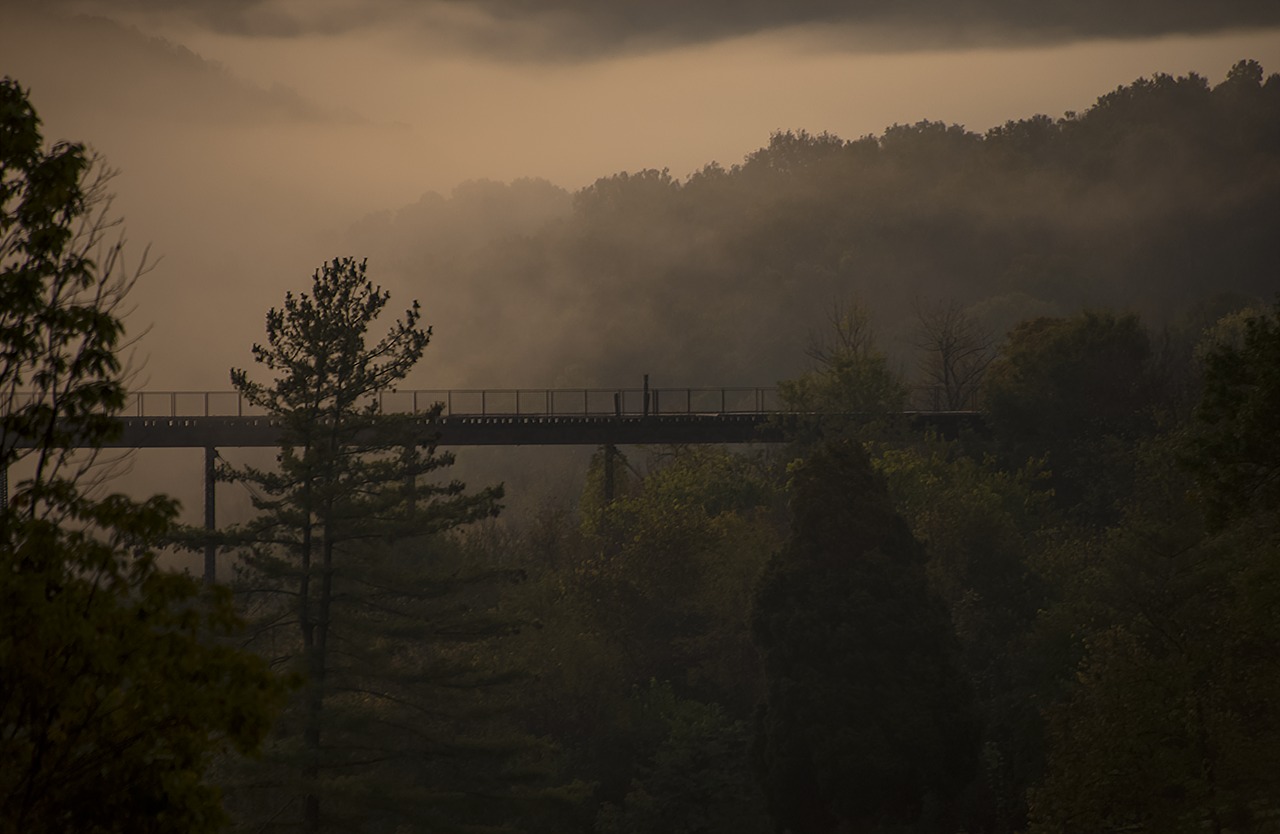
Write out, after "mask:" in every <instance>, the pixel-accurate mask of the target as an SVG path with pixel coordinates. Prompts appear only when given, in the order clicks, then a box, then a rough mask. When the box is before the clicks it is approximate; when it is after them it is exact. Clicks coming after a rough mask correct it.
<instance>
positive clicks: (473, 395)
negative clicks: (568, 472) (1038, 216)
mask: <svg viewBox="0 0 1280 834" xmlns="http://www.w3.org/2000/svg"><path fill="white" fill-rule="evenodd" d="M914 401H915V404H916V406H917V408H916V410H912V411H907V412H904V413H903V414H902V415H901V417H902V418H903V420H904V421H906V423H907V424H908V425H910V426H912V427H914V428H917V429H932V430H934V431H936V432H937V433H938V434H940V435H942V436H944V437H955V436H957V435H958V434H959V433H960V432H961V431H962V430H965V429H972V430H976V431H982V430H983V423H982V415H981V414H980V413H979V412H977V411H948V410H944V409H942V408H939V407H938V406H939V405H940V403H941V402H942V401H943V400H942V398H941V397H940V396H939V392H937V391H932V390H931V389H922V390H920V391H916V392H914ZM378 405H379V408H380V410H381V411H382V412H383V413H394V414H405V415H410V417H411V418H413V417H416V418H417V419H419V420H420V421H421V425H422V439H423V441H424V442H429V443H434V444H435V445H438V446H521V445H530V446H532V445H544V446H545V445H557V446H564V445H589V446H604V447H605V448H606V452H607V453H606V455H605V466H606V483H609V482H611V481H612V477H611V472H612V465H613V459H614V447H615V446H630V445H655V444H656V445H669V444H704V443H717V444H746V443H780V442H785V441H786V440H788V439H789V437H790V436H792V429H796V428H799V427H802V426H813V425H815V424H820V421H822V420H824V419H835V420H840V421H844V420H847V419H849V418H850V417H856V416H857V415H818V414H802V413H796V412H793V411H788V410H786V409H785V408H784V407H783V406H782V403H781V401H780V397H779V395H778V389H776V388H650V387H649V385H648V377H647V376H646V377H645V385H644V386H643V387H641V388H539V389H516V388H503V389H441V390H411V391H387V392H383V393H382V394H380V395H379V397H378ZM930 406H933V407H932V408H931V407H930ZM119 420H120V423H121V428H122V431H121V433H120V435H119V437H118V438H116V439H115V440H113V441H111V442H110V443H108V444H106V445H107V446H108V447H115V448H131V449H156V448H203V449H204V450H205V455H204V463H205V465H204V511H205V512H204V517H205V527H206V528H207V529H209V530H214V529H215V528H216V515H217V513H216V506H215V502H216V497H215V496H216V490H217V479H216V477H215V471H216V467H215V461H216V458H217V449H218V448H220V447H221V448H235V447H240V448H243V447H255V446H258V447H261V446H280V445H282V444H283V443H284V442H285V441H286V437H285V427H284V423H283V421H282V420H280V419H279V418H277V417H273V416H272V415H270V414H266V413H264V412H262V411H261V410H260V409H254V408H253V407H252V406H251V405H250V404H249V403H248V402H246V401H245V399H244V397H243V396H241V395H240V394H239V393H238V392H236V391H163V392H157V391H141V392H135V393H133V394H131V395H130V397H129V399H128V401H127V403H126V405H125V408H124V409H123V410H122V411H121V413H120V416H119ZM215 559H216V549H215V548H214V547H213V546H212V545H209V546H207V547H206V549H205V560H204V577H205V581H206V582H208V583H213V582H215V581H216V578H217V566H216V562H215Z"/></svg>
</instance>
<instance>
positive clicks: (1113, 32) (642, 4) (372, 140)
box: [0, 0, 1280, 523]
mask: <svg viewBox="0 0 1280 834" xmlns="http://www.w3.org/2000/svg"><path fill="white" fill-rule="evenodd" d="M1049 5H1050V4H1047V3H1029V2H1026V0H968V2H965V3H955V2H953V0H895V2H892V3H890V2H887V0H790V2H778V0H695V1H694V2H691V1H690V0H623V1H622V2H617V1H616V0H615V1H614V2H610V0H363V2H361V0H263V1H259V0H133V2H128V0H0V75H12V76H14V77H16V78H17V79H18V80H19V81H20V82H21V83H22V84H23V85H24V86H26V87H29V88H30V89H31V95H32V98H33V101H34V103H35V105H36V108H37V110H38V112H39V113H40V115H41V117H42V118H43V119H44V122H45V128H46V130H45V135H46V138H48V139H63V138H68V139H76V140H83V141H85V142H87V143H89V144H91V145H93V146H94V147H95V148H97V149H98V150H100V151H101V152H102V153H104V154H105V155H106V156H107V157H108V159H109V161H110V162H111V164H112V165H114V166H115V167H116V168H119V169H120V171H121V173H120V176H119V178H118V179H117V180H116V190H117V193H118V200H117V202H116V207H117V208H118V209H119V211H120V213H122V214H123V215H124V217H125V218H126V220H127V224H128V230H129V236H130V239H131V241H132V242H133V247H132V251H133V252H134V253H135V254H139V253H140V252H141V251H142V246H143V245H144V244H147V243H150V244H151V247H152V252H153V253H154V254H158V255H159V256H160V260H159V262H158V264H157V265H156V268H155V270H154V271H153V272H152V273H151V274H150V275H149V276H148V277H147V278H146V279H145V281H144V282H143V283H142V284H141V285H140V286H139V288H138V290H137V291H136V292H135V294H134V296H133V299H134V301H135V302H136V310H135V312H134V313H133V314H132V316H131V317H130V319H129V321H128V324H129V326H130V329H131V332H133V333H135V334H137V333H139V332H141V331H143V330H144V329H147V328H149V330H148V332H147V333H146V335H145V336H144V337H143V338H142V339H141V341H140V343H139V351H140V354H141V355H142V357H143V358H144V359H145V366H144V368H143V372H142V376H141V380H142V382H143V383H144V384H145V387H147V388H149V389H152V390H171V389H185V390H202V389H221V390H226V389H228V388H229V387H230V385H229V380H228V369H229V368H230V367H232V366H241V367H243V366H245V365H247V364H249V362H250V354H249V348H250V346H251V345H252V343H253V342H254V341H256V340H260V339H261V338H262V335H263V317H264V315H265V313H266V310H267V309H268V308H270V307H271V306H273V305H278V304H279V303H280V301H281V298H282V296H283V294H284V292H285V290H288V289H293V290H302V289H305V288H306V286H307V281H308V278H309V276H310V274H311V272H312V270H313V269H314V268H315V267H316V266H318V265H319V264H320V263H321V262H322V261H324V260H326V259H329V258H332V257H335V256H339V255H346V254H353V255H357V256H369V257H370V268H371V271H372V274H373V275H374V276H375V278H380V277H381V276H380V275H379V272H378V265H379V261H378V256H379V253H377V252H347V251H345V250H344V249H343V245H344V244H343V239H344V232H345V230H346V229H347V228H348V227H349V226H350V224H351V223H352V222H353V221H354V220H357V219H358V218H360V217H362V216H365V215H366V214H368V213H370V212H375V211H380V210H395V209H398V208H400V207H402V206H405V205H407V204H410V203H414V202H416V201H417V200H418V199H419V197H420V196H421V195H422V194H423V193H424V192H427V191H438V192H441V193H444V194H448V193H449V192H450V190H451V189H452V188H453V187H454V186H455V185H457V184H458V183H460V182H463V181H466V180H469V179H476V178H490V179H494V180H500V181H507V180H511V179H513V178H518V177H543V178H546V179H549V180H551V181H552V182H554V183H556V184H558V185H560V186H563V187H565V188H568V189H571V190H572V189H577V188H580V187H582V186H584V185H587V184H589V183H591V182H593V181H594V180H595V179H596V178H598V177H601V176H608V175H610V174H614V173H617V172H620V171H635V170H639V169H643V168H669V169H670V170H671V172H672V173H673V174H674V175H676V176H679V177H683V176H686V175H688V174H689V173H692V172H693V171H695V170H697V169H699V168H701V167H703V166H704V165H706V164H707V163H710V162H712V161H718V162H719V163H721V164H722V165H725V166H729V165H732V164H734V163H736V162H739V161H741V160H742V158H743V156H744V155H746V154H747V153H750V152H751V151H753V150H755V149H757V148H760V147H762V146H763V145H765V144H767V142H768V140H769V135H770V133H771V132H773V131H776V130H787V129H805V130H808V131H810V132H815V133H816V132H821V131H831V132H833V133H836V134H839V135H841V136H844V137H846V138H855V137H858V136H862V135H866V134H875V133H879V132H881V131H883V130H884V129H885V128H886V127H887V126H889V125H892V124H895V123H913V122H916V121H919V120H921V119H930V120H941V121H946V122H950V123H959V124H962V125H965V126H966V127H968V128H969V129H971V130H979V131H981V130H985V129H987V128H989V127H991V126H993V125H996V124H1000V123H1002V122H1004V121H1005V120H1008V119H1016V118H1023V117H1028V116H1031V115H1033V114H1036V113H1046V114H1049V115H1051V116H1060V115H1061V114H1062V113H1063V112H1064V111H1066V110H1083V109H1085V108H1087V107H1089V105H1090V104H1092V103H1093V101H1094V100H1095V99H1096V98H1097V97H1098V96H1099V95H1101V94H1103V93H1106V92H1108V91H1110V90H1112V89H1114V88H1115V87H1117V86H1118V85H1120V84H1124V83H1128V82H1131V81H1132V80H1134V79H1135V78H1138V77H1141V76H1148V75H1151V74H1153V73H1157V72H1165V73H1171V74H1185V73H1187V72H1189V71H1195V72H1199V73H1201V74H1202V75H1205V76H1207V77H1208V78H1209V79H1210V81H1211V82H1214V83H1216V82H1217V81H1219V80H1220V79H1221V78H1222V77H1223V76H1224V75H1225V73H1226V71H1227V69H1228V68H1229V67H1230V66H1231V65H1232V64H1233V63H1234V62H1235V61H1237V60H1239V59H1241V58H1255V59H1257V60H1259V61H1261V62H1262V64H1263V66H1264V68H1265V69H1266V70H1267V71H1268V72H1275V71H1280V28H1277V27H1280V3H1277V2H1275V0H1234V2H1231V1H1230V0H1212V1H1211V2H1209V1H1206V0H1195V2H1188V1H1187V0H1131V1H1130V2H1125V3H1116V2H1113V1H1112V0H1108V2H1085V0H1073V2H1059V3H1056V4H1054V5H1056V6H1057V7H1058V9H1057V10H1056V11H1055V10H1053V9H1048V10H1047V11H1046V9H1047V7H1048V6H1049ZM960 7H963V9H964V11H965V17H963V18H961V17H959V16H958V15H957V13H956V12H955V11H954V9H956V8H960ZM890 9H891V10H892V13H890V11H887V10H890ZM1028 9H1031V10H1034V11H1035V13H1036V16H1030V15H1029V13H1028V11H1027V10H1028ZM1268 27H1270V28H1268ZM383 280H386V279H383ZM395 280H396V279H391V280H388V281H387V283H388V286H389V289H391V290H392V292H393V296H394V297H393V303H399V304H407V303H408V301H409V300H410V299H411V298H413V297H417V298H420V299H421V301H422V303H423V307H424V310H425V312H426V319H427V321H428V322H433V323H435V324H436V325H437V339H441V338H446V337H447V326H445V327H442V326H441V325H442V324H444V325H447V323H442V322H434V321H433V315H432V286H433V282H441V281H448V280H449V276H434V275H421V276H414V277H413V278H412V281H413V283H412V285H409V284H408V281H406V282H405V283H406V285H405V286H398V285H396V283H395ZM435 285H438V284H435ZM508 336H509V337H510V336H511V334H508ZM510 340H513V339H509V341H510ZM493 341H494V345H495V350H506V351H519V350H520V346H519V345H518V344H511V345H508V344H505V343H504V341H503V334H502V333H495V334H493ZM431 357H432V352H431V350H430V349H428V354H427V358H426V359H425V360H424V362H423V364H422V366H421V370H420V371H419V372H417V373H416V374H415V376H414V378H413V379H411V383H412V384H416V385H418V386H421V387H436V386H439V385H443V384H454V385H456V384H459V383H463V384H468V385H483V384H485V380H482V379H466V378H464V376H460V372H459V371H458V370H457V369H450V368H447V367H440V365H438V364H437V365H432V363H431ZM653 370H655V371H659V370H660V369H653ZM555 375H556V372H555V370H554V369H548V374H547V378H546V379H529V380H525V381H523V382H522V384H524V385H527V386H530V387H538V386H543V385H547V384H551V382H552V380H553V379H554V378H555ZM630 382H634V380H632V381H630ZM773 382H774V380H760V381H759V383H760V384H771V383H773ZM469 454H471V453H469ZM473 456H474V454H473ZM504 459H505V457H504ZM137 460H138V471H137V472H136V473H135V474H134V475H133V476H132V481H133V483H132V485H130V481H129V479H125V480H123V481H121V486H120V488H123V489H129V490H133V491H136V492H138V493H139V494H142V493H148V492H150V491H153V490H156V489H161V490H165V491H168V492H170V493H172V494H174V495H175V496H177V497H178V498H180V499H181V500H182V501H183V503H184V505H186V506H187V507H188V508H189V509H188V511H187V518H186V520H187V521H189V522H193V523H194V522H197V521H198V520H199V519H198V517H197V516H198V512H197V510H198V508H199V506H200V493H199V479H198V473H199V465H200V463H199V452H198V450H183V451H174V452H151V453H147V454H143V455H139V456H138V457H137ZM220 493H222V494H221V495H220V498H219V503H220V507H221V509H220V514H221V515H222V517H223V520H224V522H225V520H226V519H227V518H228V517H234V516H238V515H239V514H241V513H243V512H244V511H245V505H246V499H245V496H244V495H242V494H240V493H239V492H237V491H235V490H233V489H232V490H226V489H224V490H220Z"/></svg>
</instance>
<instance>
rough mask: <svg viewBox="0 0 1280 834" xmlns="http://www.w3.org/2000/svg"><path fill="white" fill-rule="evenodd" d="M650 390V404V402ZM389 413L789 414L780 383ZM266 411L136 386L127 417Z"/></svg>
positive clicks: (426, 404) (422, 403)
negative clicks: (438, 411)
mask: <svg viewBox="0 0 1280 834" xmlns="http://www.w3.org/2000/svg"><path fill="white" fill-rule="evenodd" d="M646 394H647V397H648V402H647V403H646V401H645V400H646ZM378 402H379V406H380V408H381V409H382V410H383V411H384V412H388V413H403V414H425V413H427V412H428V411H430V410H431V409H433V408H434V407H435V406H436V405H437V404H439V405H440V406H441V414H442V416H446V417H461V416H496V415H503V416H507V415H517V416H539V415H541V416H548V417H601V416H609V415H622V416H627V417H637V416H643V415H645V414H654V415H659V414H761V413H772V412H777V411H781V410H782V407H781V403H780V401H779V399H778V390H777V389H776V388H747V387H739V388H651V389H649V390H648V391H647V392H646V390H645V389H643V388H483V389H481V388H452V389H444V388H442V389H417V390H405V391H384V392H382V393H380V394H379V395H378ZM264 415H265V412H264V411H263V410H262V409H261V408H257V407H255V406H253V405H251V404H250V403H249V402H247V401H246V400H245V399H244V397H243V396H241V395H240V394H239V392H236V391H136V392H134V393H132V394H130V395H129V400H128V401H127V403H126V405H125V408H124V410H123V412H122V415H121V416H124V417H156V418H165V417H168V418H177V417H260V416H264Z"/></svg>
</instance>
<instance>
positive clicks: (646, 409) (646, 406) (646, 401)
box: [644, 374, 649, 417]
mask: <svg viewBox="0 0 1280 834" xmlns="http://www.w3.org/2000/svg"><path fill="white" fill-rule="evenodd" d="M644 416H645V417H648V416H649V375H648V374H645V375H644Z"/></svg>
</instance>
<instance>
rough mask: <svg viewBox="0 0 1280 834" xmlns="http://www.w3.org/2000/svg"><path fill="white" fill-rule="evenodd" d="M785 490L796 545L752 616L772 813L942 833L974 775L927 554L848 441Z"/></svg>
mask: <svg viewBox="0 0 1280 834" xmlns="http://www.w3.org/2000/svg"><path fill="white" fill-rule="evenodd" d="M792 489H793V493H792V496H793V497H792V512H793V521H792V533H791V540H790V542H789V543H788V545H787V546H786V548H784V549H783V550H782V551H780V552H779V553H778V554H776V555H775V556H774V558H773V560H772V561H771V562H770V565H769V567H768V568H767V569H766V571H765V575H764V577H763V579H762V581H761V585H760V590H759V593H758V596H757V599H756V603H755V610H754V611H753V615H752V619H753V623H752V627H753V631H754V634H755V639H756V643H757V645H758V646H759V647H760V649H761V652H762V659H763V663H764V674H765V687H766V695H765V701H764V704H763V705H762V707H761V709H760V712H759V714H758V716H757V731H756V740H755V757H756V761H757V767H758V770H759V775H760V777H761V779H762V783H763V786H764V790H765V794H766V796H767V797H768V800H769V806H770V811H771V813H772V814H773V817H774V820H775V821H776V822H777V823H778V826H779V829H780V830H783V829H787V830H790V831H793V832H796V834H823V833H824V832H834V831H845V830H876V831H909V830H917V829H919V830H924V829H925V827H926V826H928V825H932V826H934V830H943V825H944V823H945V822H946V821H947V819H948V816H947V815H948V812H949V811H954V810H955V809H954V805H953V803H954V801H955V799H956V797H957V796H958V794H959V793H960V790H961V789H962V788H963V787H964V785H965V784H966V782H967V780H968V779H969V778H971V777H972V775H973V772H974V768H975V764H976V748H977V732H976V723H975V721H974V717H973V711H972V707H971V697H970V694H969V690H968V686H967V684H966V682H965V680H964V678H963V674H962V672H961V671H960V666H959V650H958V646H957V643H956V639H955V635H954V633H953V632H952V630H951V624H950V622H949V621H948V618H947V614H946V610H945V609H944V608H943V606H942V604H941V602H940V601H939V600H938V599H937V598H936V597H934V596H932V595H931V594H930V593H929V591H928V588H927V584H926V579H925V572H924V554H923V551H922V550H921V548H920V546H919V544H917V543H916V541H915V539H914V538H912V535H911V532H910V530H909V529H908V527H907V525H906V523H905V522H904V521H903V519H902V518H901V517H900V516H899V515H897V514H896V513H895V512H894V511H893V508H892V507H891V505H890V503H889V499H888V495H887V492H886V489H885V486H884V483H883V481H882V480H881V479H880V478H879V477H878V476H877V475H876V474H875V473H874V472H873V471H872V469H871V465H870V462H869V461H868V459H867V456H866V454H865V453H864V452H863V451H862V449H861V447H859V446H858V445H856V444H853V443H849V442H841V443H834V444H828V445H826V446H824V447H820V448H819V449H817V450H816V451H815V452H813V453H812V454H811V455H810V457H809V458H808V459H807V460H806V461H804V462H803V463H802V464H801V465H799V466H798V467H797V468H796V469H795V470H794V473H793V481H792ZM950 821H951V822H953V823H954V822H956V820H955V818H954V817H952V818H951V819H950ZM952 827H953V828H954V827H957V826H955V825H953V826H952Z"/></svg>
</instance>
